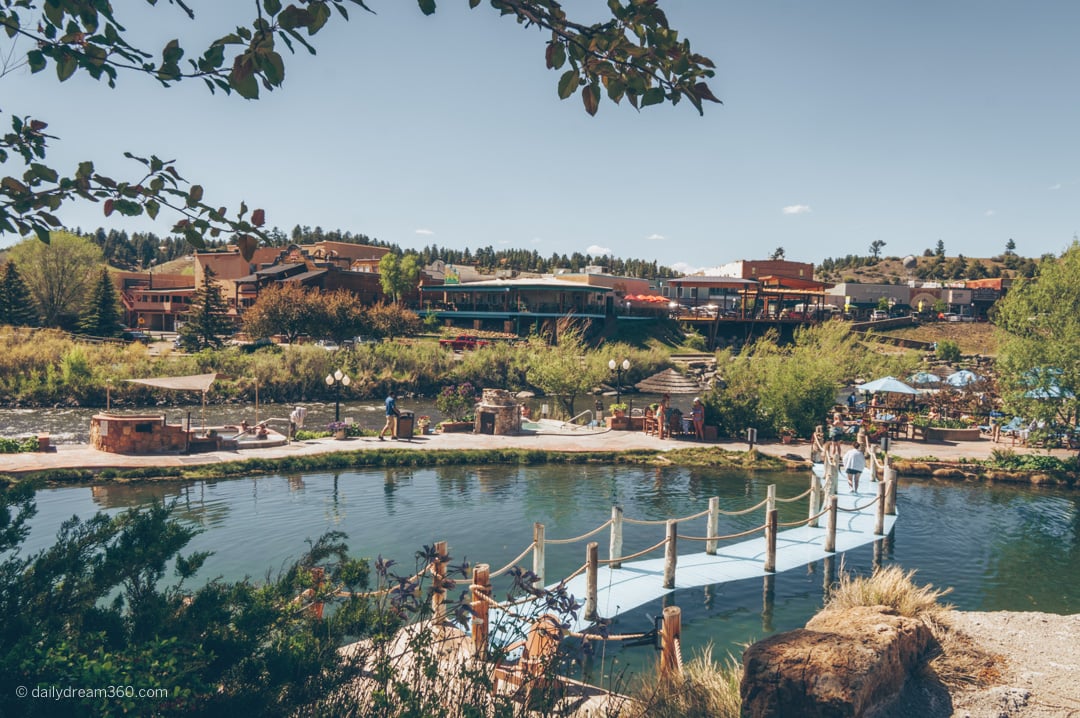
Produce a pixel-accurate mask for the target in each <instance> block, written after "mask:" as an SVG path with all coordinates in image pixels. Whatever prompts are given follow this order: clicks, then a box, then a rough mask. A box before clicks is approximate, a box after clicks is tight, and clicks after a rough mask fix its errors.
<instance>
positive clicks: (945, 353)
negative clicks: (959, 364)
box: [934, 339, 960, 362]
mask: <svg viewBox="0 0 1080 718" xmlns="http://www.w3.org/2000/svg"><path fill="white" fill-rule="evenodd" d="M934 356H936V357H937V358H938V359H941V360H942V361H948V362H956V361H960V345H959V344H957V343H956V342H954V341H953V340H952V339H942V340H941V341H940V342H938V343H937V348H936V349H935V350H934Z"/></svg>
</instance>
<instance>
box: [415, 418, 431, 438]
mask: <svg viewBox="0 0 1080 718" xmlns="http://www.w3.org/2000/svg"><path fill="white" fill-rule="evenodd" d="M430 428H431V417H430V416H418V417H416V431H417V432H418V433H420V434H427V433H428V430H429V429H430Z"/></svg>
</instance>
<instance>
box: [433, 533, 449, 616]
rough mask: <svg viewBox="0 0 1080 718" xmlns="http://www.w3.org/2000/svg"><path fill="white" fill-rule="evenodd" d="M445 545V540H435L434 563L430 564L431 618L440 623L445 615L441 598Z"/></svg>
mask: <svg viewBox="0 0 1080 718" xmlns="http://www.w3.org/2000/svg"><path fill="white" fill-rule="evenodd" d="M446 558H447V546H446V542H445V541H436V542H435V563H434V564H432V566H431V574H432V576H433V578H432V583H434V585H433V586H432V591H431V619H432V621H434V622H435V623H442V621H443V619H444V618H446V615H445V613H444V611H443V600H444V599H445V598H446V589H445V588H443V586H444V585H445V584H446V561H445V559H446Z"/></svg>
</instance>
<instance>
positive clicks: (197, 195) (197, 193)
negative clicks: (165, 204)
mask: <svg viewBox="0 0 1080 718" xmlns="http://www.w3.org/2000/svg"><path fill="white" fill-rule="evenodd" d="M202 198H203V188H202V185H198V184H193V185H191V189H189V190H188V199H189V201H191V202H202Z"/></svg>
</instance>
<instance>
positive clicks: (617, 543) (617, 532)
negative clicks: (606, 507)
mask: <svg viewBox="0 0 1080 718" xmlns="http://www.w3.org/2000/svg"><path fill="white" fill-rule="evenodd" d="M622 515H623V510H622V507H621V506H612V507H611V543H610V545H609V546H608V558H609V559H611V563H610V564H608V565H609V566H610V567H611V568H622V561H620V560H619V559H621V558H622Z"/></svg>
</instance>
